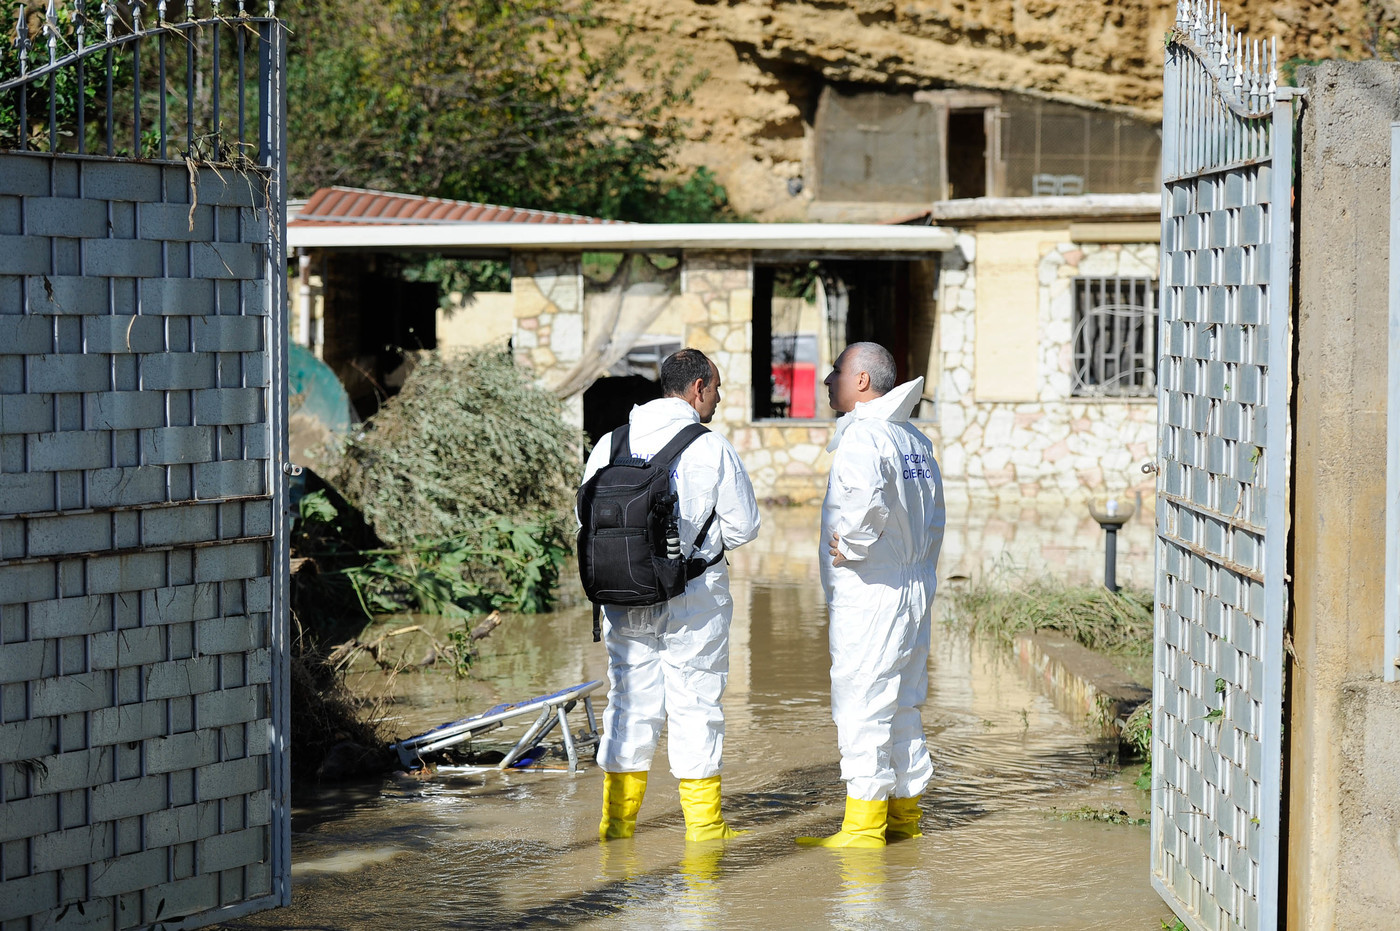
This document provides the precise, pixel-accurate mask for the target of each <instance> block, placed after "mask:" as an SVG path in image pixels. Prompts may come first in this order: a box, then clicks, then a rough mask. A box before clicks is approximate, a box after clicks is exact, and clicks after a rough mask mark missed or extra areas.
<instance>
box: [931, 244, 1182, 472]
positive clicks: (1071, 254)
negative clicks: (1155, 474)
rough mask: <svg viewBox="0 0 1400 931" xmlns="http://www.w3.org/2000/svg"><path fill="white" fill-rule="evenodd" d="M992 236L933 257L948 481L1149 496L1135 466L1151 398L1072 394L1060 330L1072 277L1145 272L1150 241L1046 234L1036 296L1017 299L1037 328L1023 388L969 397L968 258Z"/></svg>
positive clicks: (972, 265)
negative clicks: (939, 267)
mask: <svg viewBox="0 0 1400 931" xmlns="http://www.w3.org/2000/svg"><path fill="white" fill-rule="evenodd" d="M995 240H996V233H995V232H992V233H981V234H971V233H970V234H965V235H964V236H962V237H960V246H959V248H958V249H957V250H955V251H953V252H950V253H948V254H947V257H946V258H945V261H944V266H943V273H942V282H941V285H940V289H941V301H940V306H941V308H942V315H941V317H940V320H939V331H940V341H941V347H940V348H941V350H942V359H943V373H942V378H941V380H940V383H939V391H938V399H939V404H938V412H939V427H940V433H941V442H940V450H941V458H940V462H941V464H942V466H943V474H944V476H945V480H946V482H947V483H948V485H949V487H950V489H953V490H955V491H958V492H961V493H964V494H966V496H967V497H969V498H972V499H980V498H991V499H998V500H1013V499H1035V498H1040V497H1044V496H1048V497H1054V498H1064V499H1080V498H1088V497H1092V496H1098V497H1102V496H1106V495H1112V496H1116V497H1119V498H1129V497H1134V496H1136V494H1137V493H1138V492H1142V493H1143V494H1145V495H1151V494H1152V493H1153V488H1154V485H1153V480H1152V477H1151V476H1150V475H1144V474H1143V473H1142V471H1141V465H1142V463H1143V462H1145V461H1147V460H1149V459H1151V458H1152V457H1154V456H1155V454H1156V453H1155V451H1156V445H1157V441H1156V433H1157V407H1156V403H1155V399H1152V398H1146V399H1123V400H1117V399H1093V398H1075V397H1073V395H1072V375H1071V372H1072V361H1073V344H1072V341H1071V329H1072V327H1073V320H1074V290H1073V282H1074V278H1075V277H1076V276H1080V275H1088V276H1105V277H1107V276H1115V275H1122V276H1133V277H1139V276H1141V277H1153V278H1155V277H1156V274H1157V269H1156V264H1157V248H1158V247H1157V244H1156V243H1138V244H1127V245H1124V244H1117V243H1113V244H1096V243H1075V242H1072V241H1067V238H1066V236H1065V235H1064V234H1056V233H1054V232H1053V231H1047V234H1046V242H1045V244H1044V246H1043V248H1042V250H1041V253H1040V259H1039V263H1038V280H1037V287H1036V290H1037V293H1036V294H1035V295H1027V296H1026V300H1025V301H1024V302H1023V305H1024V308H1025V310H1024V311H1022V313H1023V315H1024V316H1025V317H1026V318H1027V319H1025V320H1024V325H1025V326H1033V327H1035V329H1036V333H1037V340H1036V345H1037V346H1038V351H1037V357H1036V359H1035V366H1036V372H1035V379H1034V385H1035V389H1034V396H1033V397H1027V398H1025V399H1023V400H1006V401H1001V400H999V401H979V400H978V399H977V397H978V394H979V386H978V385H977V384H976V383H975V382H976V374H977V367H976V365H975V356H974V349H975V346H976V340H977V338H978V334H977V286H976V285H977V282H976V265H977V262H976V261H975V258H976V257H977V255H978V253H979V252H983V253H985V252H987V251H990V250H992V249H995V247H996V241H995ZM970 258H971V259H974V261H969V259H970ZM1032 308H1034V310H1033V311H1032V310H1031V309H1032ZM1032 312H1033V314H1034V316H1033V317H1031V314H1032ZM1017 322H1018V323H1019V321H1017ZM983 336H984V338H996V334H995V333H989V334H983ZM996 374H997V373H995V372H990V371H989V372H983V378H984V379H991V378H995V377H996ZM1021 374H1023V373H1017V375H1021ZM984 393H993V394H994V392H984Z"/></svg>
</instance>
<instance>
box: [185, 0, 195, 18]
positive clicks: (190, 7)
mask: <svg viewBox="0 0 1400 931" xmlns="http://www.w3.org/2000/svg"><path fill="white" fill-rule="evenodd" d="M192 19H194V0H185V22H187V23H188V22H189V21H190V20H192Z"/></svg>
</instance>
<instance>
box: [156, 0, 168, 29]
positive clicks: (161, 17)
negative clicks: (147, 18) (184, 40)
mask: <svg viewBox="0 0 1400 931" xmlns="http://www.w3.org/2000/svg"><path fill="white" fill-rule="evenodd" d="M156 21H157V22H159V23H160V24H161V25H164V24H165V23H166V19H165V0H160V3H158V4H156Z"/></svg>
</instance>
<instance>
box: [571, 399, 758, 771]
mask: <svg viewBox="0 0 1400 931" xmlns="http://www.w3.org/2000/svg"><path fill="white" fill-rule="evenodd" d="M699 419H700V415H699V414H697V413H696V411H695V409H694V408H692V407H691V406H690V405H689V404H687V403H686V402H685V401H683V400H681V399H680V398H660V399H658V400H655V401H649V402H648V403H646V404H643V405H641V406H639V407H634V408H632V414H631V416H630V418H629V423H630V424H631V430H630V433H629V436H628V445H629V446H630V448H631V450H632V454H633V455H635V456H639V457H642V458H650V457H651V456H654V455H656V454H657V453H658V452H660V451H661V448H662V447H663V446H665V445H666V444H667V443H668V442H669V441H670V440H671V438H672V437H674V436H675V435H676V434H677V433H679V432H680V431H681V429H682V428H683V427H685V426H686V425H687V424H692V423H698V422H699ZM611 451H612V434H608V435H607V436H604V437H603V438H602V439H600V440H599V441H598V444H597V445H596V446H594V447H593V452H592V454H591V455H590V456H589V457H588V464H587V466H586V467H585V469H584V473H583V480H584V482H587V481H588V480H589V479H590V478H591V477H592V476H593V473H594V472H596V471H598V470H599V469H600V468H602V467H603V466H604V465H606V464H607V462H608V455H609V453H610V452H611ZM672 482H673V485H672V487H673V488H674V489H675V490H676V494H677V496H678V498H679V499H680V538H681V547H682V550H683V551H684V552H685V553H686V554H687V555H695V556H701V557H704V559H705V560H706V561H707V562H708V561H709V560H710V559H712V558H713V557H714V556H715V555H716V554H718V553H719V551H720V543H721V541H723V544H724V548H725V549H726V550H732V549H734V548H735V547H737V546H741V545H743V544H745V543H747V542H749V541H750V540H752V539H753V538H754V537H756V536H758V524H759V518H758V503H757V501H755V499H754V493H753V485H752V484H751V483H750V482H749V476H748V473H747V472H746V471H744V464H743V463H742V462H741V461H740V460H739V454H738V452H736V451H735V449H734V447H733V446H732V445H730V443H729V441H728V440H726V439H725V438H724V437H722V436H720V435H719V434H718V433H714V432H711V433H707V434H705V435H704V436H701V437H700V438H699V439H697V440H695V442H693V443H691V444H690V445H689V446H687V447H686V448H685V450H684V451H683V452H682V453H681V454H680V456H679V458H677V459H676V464H675V468H674V469H673V471H672ZM711 511H714V512H715V519H714V522H713V523H712V524H710V529H709V531H708V532H707V533H706V535H705V539H704V540H702V541H700V544H699V545H698V546H697V547H696V548H695V550H694V552H693V554H692V553H691V551H690V549H689V547H690V543H691V541H692V540H694V539H695V535H696V534H697V533H699V531H700V528H701V527H702V526H704V523H705V521H706V520H707V519H708V518H709V516H710V512H711ZM733 613H734V604H733V602H732V601H731V600H730V597H729V567H728V566H727V565H726V564H725V561H724V560H723V559H721V560H720V561H719V562H717V563H715V565H713V566H711V567H710V568H709V569H707V570H705V573H704V574H703V575H701V576H699V577H698V578H695V579H691V580H690V583H689V584H688V585H686V587H685V591H684V592H683V593H682V594H680V595H679V596H677V597H675V598H672V599H671V600H670V601H667V602H663V603H662V604H658V605H648V606H646V607H638V608H623V607H615V606H605V607H604V608H603V642H604V644H605V645H606V647H607V650H608V683H609V685H610V686H611V691H610V692H609V693H608V707H607V710H606V711H605V712H604V714H603V737H602V740H601V742H600V743H599V745H598V765H599V766H600V767H602V769H603V770H604V771H605V772H610V773H614V772H638V771H642V770H649V769H650V768H651V759H652V755H653V754H654V753H655V752H656V742H657V739H658V738H659V737H660V735H661V726H662V724H663V723H667V722H669V726H670V731H669V736H668V740H667V746H668V747H669V752H670V761H671V773H672V775H674V776H675V777H676V778H678V779H705V778H708V777H710V776H715V775H718V774H719V771H720V758H721V756H722V754H723V751H724V712H723V710H722V709H721V708H720V698H721V697H722V696H723V695H724V687H725V684H726V683H727V682H728V680H729V621H730V618H731V617H732V616H733Z"/></svg>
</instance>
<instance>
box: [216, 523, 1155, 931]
mask: <svg viewBox="0 0 1400 931" xmlns="http://www.w3.org/2000/svg"><path fill="white" fill-rule="evenodd" d="M764 517H765V529H764V534H763V536H762V537H760V540H759V541H758V543H757V544H755V545H753V546H749V547H744V548H743V549H741V550H739V551H737V552H735V553H734V554H733V556H732V560H731V568H732V572H733V577H734V583H733V594H734V599H735V612H734V622H733V635H732V642H733V658H732V663H731V679H730V688H729V692H728V694H727V695H726V700H725V705H726V711H727V718H728V728H727V735H726V744H725V768H724V773H723V785H724V798H725V802H724V805H725V814H726V817H727V819H728V820H729V822H730V823H731V824H732V825H734V826H735V827H737V828H741V829H746V830H747V831H748V832H749V833H747V834H745V835H743V836H741V837H738V838H735V839H733V840H730V841H725V842H711V843H709V844H695V843H689V844H688V843H686V842H685V841H684V840H683V832H684V827H683V821H682V817H681V813H680V805H679V800H678V797H677V784H676V780H675V779H674V778H672V777H671V776H670V774H669V773H668V772H666V771H665V769H664V766H662V767H659V768H658V769H657V770H655V771H653V773H652V775H651V779H650V781H649V786H648V794H647V798H646V801H645V803H644V804H643V806H642V811H641V816H640V818H639V821H638V830H637V835H636V837H635V838H632V839H630V840H626V841H613V842H610V843H608V844H606V845H602V844H599V843H598V841H597V839H596V831H597V825H598V815H599V805H600V800H601V774H600V773H599V772H598V770H597V769H596V768H592V767H589V768H588V769H587V770H586V771H585V772H583V773H581V774H579V775H577V776H569V775H567V774H540V773H528V772H504V773H496V772H487V773H473V774H459V775H445V774H438V775H437V776H434V777H431V778H421V777H416V776H411V775H408V774H400V775H397V776H395V777H394V778H392V779H388V780H386V781H384V782H383V783H382V784H380V783H375V784H373V785H360V786H335V787H320V788H312V790H311V791H309V792H307V791H306V789H307V787H299V793H298V801H297V804H298V808H297V815H296V818H295V820H294V836H293V862H294V863H295V864H296V868H295V876H294V895H293V904H292V906H291V907H290V908H288V909H283V910H279V911H276V912H270V913H264V914H260V915H254V916H250V917H247V918H244V919H240V920H239V921H237V922H234V923H231V924H229V925H226V927H229V928H255V927H260V928H339V929H361V928H364V929H376V931H378V929H382V928H385V927H391V928H392V927H406V928H408V927H412V928H529V927H539V926H549V927H577V928H590V927H595V926H596V927H603V926H606V927H607V928H609V929H616V928H639V929H640V928H648V929H649V928H677V929H682V928H685V929H688V928H747V927H765V928H819V927H837V928H857V927H861V928H864V927H873V926H882V927H890V928H927V927H938V928H940V929H950V931H951V929H969V931H972V929H978V931H981V929H1013V928H1025V929H1030V928H1043V929H1076V931H1083V929H1099V928H1101V929H1105V931H1107V929H1114V931H1121V929H1133V928H1137V929H1142V931H1158V929H1160V927H1161V924H1160V920H1161V918H1162V917H1165V916H1166V914H1167V910H1166V909H1165V907H1164V906H1162V905H1161V904H1160V902H1159V901H1158V900H1157V897H1156V895H1155V893H1153V892H1152V890H1151V888H1150V885H1149V882H1148V874H1147V831H1146V829H1145V828H1141V827H1124V826H1114V825H1103V824H1097V823H1081V822H1075V821H1060V820H1056V819H1055V818H1054V817H1052V815H1053V813H1054V812H1055V811H1056V810H1059V811H1068V810H1072V809H1075V808H1078V807H1081V806H1089V807H1109V808H1112V809H1113V810H1115V811H1116V810H1118V809H1125V810H1127V811H1129V813H1130V814H1132V815H1133V816H1134V817H1140V816H1141V815H1142V807H1143V805H1144V803H1145V799H1144V798H1143V797H1142V795H1141V793H1138V792H1137V791H1136V790H1133V789H1131V788H1130V787H1129V785H1128V783H1129V781H1130V778H1131V776H1130V775H1127V776H1122V775H1120V776H1114V775H1112V774H1113V772H1114V764H1113V762H1112V759H1111V756H1110V755H1109V754H1108V753H1107V752H1106V749H1105V748H1104V747H1101V746H1098V745H1096V744H1095V743H1094V742H1092V741H1091V740H1089V739H1088V738H1087V737H1086V735H1085V734H1084V733H1083V731H1082V730H1081V729H1080V728H1079V726H1078V725H1077V724H1075V723H1074V722H1072V721H1070V720H1068V719H1067V718H1066V717H1065V716H1064V715H1063V714H1061V713H1060V712H1058V711H1057V710H1056V709H1055V707H1054V705H1053V703H1052V702H1051V701H1050V700H1049V699H1047V698H1046V697H1045V696H1044V695H1042V694H1041V693H1040V691H1039V690H1038V687H1037V685H1036V684H1035V683H1034V682H1030V681H1027V680H1025V679H1023V678H1022V677H1021V675H1020V673H1019V671H1018V670H1017V668H1016V667H1015V665H1014V664H1013V663H1012V662H1011V661H1010V660H1009V659H1008V658H1007V657H1006V656H1004V655H1003V654H1001V653H999V652H997V651H995V650H992V649H988V648H986V647H984V646H982V645H981V644H979V643H976V642H970V641H969V640H967V639H966V638H964V637H961V636H958V635H956V634H955V633H953V632H952V631H950V630H949V629H948V628H946V627H944V626H942V625H937V624H936V625H935V627H934V641H933V649H932V652H931V655H930V660H929V662H930V668H929V699H928V704H927V706H926V708H925V712H924V720H925V726H926V729H927V732H928V736H929V743H930V750H931V752H932V753H933V756H934V764H935V776H934V781H933V783H932V784H931V785H930V787H929V789H928V791H927V793H926V794H925V797H924V802H923V808H924V819H923V825H922V827H923V830H924V836H923V837H921V838H918V839H915V840H911V841H907V842H903V843H900V844H896V845H893V846H891V847H888V848H885V849H883V850H876V851H865V850H858V851H841V850H829V849H824V848H812V849H806V848H799V847H797V846H796V845H795V844H794V843H793V838H795V837H797V836H798V835H803V834H807V835H820V834H829V833H831V832H832V831H834V830H835V829H836V828H837V827H838V826H839V822H840V820H841V814H842V811H843V806H844V786H843V785H842V783H841V782H840V778H839V775H840V774H839V760H838V754H837V750H836V733H835V726H834V725H833V724H832V722H831V717H830V713H829V706H828V694H829V693H828V681H827V679H828V668H829V659H828V656H827V652H826V617H825V609H824V606H823V604H822V598H821V592H820V589H819V587H818V584H817V575H816V566H815V559H814V555H815V532H814V528H815V526H816V524H815V511H811V512H808V513H802V512H800V511H782V512H776V513H765V515H764ZM982 523H983V526H982V527H980V528H979V529H978V530H977V532H976V533H969V532H968V531H967V530H966V528H963V529H961V530H958V531H956V532H951V533H950V535H949V541H950V550H949V552H950V554H952V557H951V558H952V559H953V560H954V561H955V560H957V559H962V560H964V562H971V561H975V560H976V561H980V563H979V564H981V565H985V564H989V563H994V562H995V561H996V560H997V559H998V558H1000V554H999V553H996V552H991V551H987V552H984V553H982V554H980V555H978V556H976V557H974V556H973V555H971V554H970V553H969V551H968V550H967V549H966V547H967V545H968V541H973V540H978V541H986V540H988V539H991V538H993V537H995V538H996V539H1003V538H1005V534H1006V533H1011V534H1012V536H1013V537H1014V539H1015V540H1016V541H1019V542H1018V545H1023V544H1024V545H1027V546H1030V548H1032V549H1038V551H1039V552H1040V553H1041V555H1042V557H1043V556H1044V555H1045V554H1046V553H1049V552H1050V551H1051V550H1050V545H1051V544H1050V540H1051V538H1058V537H1061V535H1062V534H1063V535H1064V536H1063V538H1061V539H1060V544H1061V546H1062V547H1063V546H1065V545H1067V544H1066V542H1065V541H1066V540H1067V539H1068V538H1069V534H1070V531H1068V530H1064V529H1063V527H1062V526H1061V525H1060V524H1058V523H1053V522H1052V523H1051V524H1049V525H1046V526H1048V527H1049V528H1050V530H1049V532H1048V533H1040V534H1039V535H1038V536H1037V533H1038V531H1035V530H1034V528H1033V526H1032V522H1030V521H1024V522H1023V521H1014V520H1013V521H1010V522H1009V523H1007V524H1006V525H1005V527H1002V528H1000V529H998V526H997V525H994V523H993V522H992V521H991V520H987V521H983V522H982ZM1006 528H1010V530H1007V529H1006ZM1095 529H1097V528H1095ZM1076 532H1077V531H1076ZM1033 539H1034V540H1037V541H1039V542H1037V543H1036V544H1034V546H1031V545H1030V544H1029V543H1028V542H1027V541H1030V540H1033ZM1096 540H1097V538H1095V537H1094V536H1093V535H1089V536H1088V537H1087V541H1088V542H1087V544H1086V546H1085V547H1084V548H1083V552H1082V553H1081V554H1080V555H1079V556H1075V557H1074V558H1073V559H1068V558H1067V559H1066V560H1065V561H1063V562H1062V565H1065V566H1069V565H1071V564H1083V565H1084V566H1086V567H1089V566H1093V565H1095V560H1096V559H1101V556H1102V550H1101V548H1100V549H1098V550H1095V549H1094V543H1095V541H1096ZM955 541H962V542H961V543H956V544H955ZM1097 542H1100V543H1101V540H1098V541H1097ZM978 545H982V544H981V543H979V544H978ZM957 546H962V547H964V549H963V550H962V551H961V555H957V554H958V553H959V550H958V549H957ZM1055 558H1058V557H1055ZM1076 561H1077V562H1076ZM1129 562H1130V560H1129V559H1127V558H1125V557H1124V556H1123V554H1122V553H1121V552H1120V566H1122V567H1123V568H1124V569H1127V567H1128V564H1129ZM573 598H574V600H573V602H572V603H571V604H568V605H566V606H565V607H563V608H562V609H561V610H559V611H557V612H555V613H553V614H550V615H545V616H538V617H512V618H510V619H508V620H507V621H506V622H505V623H503V624H502V625H501V627H500V628H498V629H497V631H496V632H495V633H493V635H492V636H491V637H490V638H488V639H487V640H486V641H483V644H482V646H483V655H482V657H481V660H480V662H479V664H478V666H477V668H476V671H475V673H474V675H473V677H472V678H471V679H470V680H468V681H466V682H457V681H454V680H453V679H451V678H450V677H449V676H446V675H443V674H440V673H436V672H429V673H425V674H418V675H415V676H413V677H400V679H399V680H398V682H397V683H395V686H394V694H395V696H396V697H395V699H394V703H393V705H392V715H393V721H392V725H393V728H394V729H395V730H396V731H397V732H398V733H399V734H400V735H405V736H406V735H408V734H411V733H416V732H418V731H420V730H423V729H425V728H426V727H428V726H432V725H434V724H438V723H441V722H443V721H446V720H450V719H453V718H457V717H462V716H464V715H466V714H469V713H472V712H474V711H479V710H481V709H482V708H485V707H489V706H490V705H491V704H495V703H496V702H499V701H503V700H517V699H520V698H523V697H527V696H530V695H536V694H543V693H545V692H549V691H553V690H556V689H558V688H560V687H562V686H564V685H568V684H571V683H574V682H581V681H585V680H587V679H593V678H599V677H602V676H603V675H604V674H605V671H606V661H605V657H604V654H603V650H602V648H601V646H599V645H597V644H594V643H592V639H591V612H590V611H589V609H588V608H587V606H586V605H585V604H583V603H582V602H581V601H580V600H578V599H577V597H576V596H573ZM361 684H362V685H363V686H364V687H366V688H379V689H381V690H382V689H384V688H385V683H384V681H383V676H382V674H380V673H378V672H377V671H376V672H369V673H366V674H365V676H364V678H363V679H362V682H361ZM493 736H496V735H493ZM499 739H500V740H501V741H502V742H508V741H510V740H511V739H513V733H511V732H508V733H502V734H499ZM664 740H665V738H664V737H663V746H662V747H661V748H659V750H658V754H657V759H658V760H664V759H665V758H666V757H665V747H664Z"/></svg>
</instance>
